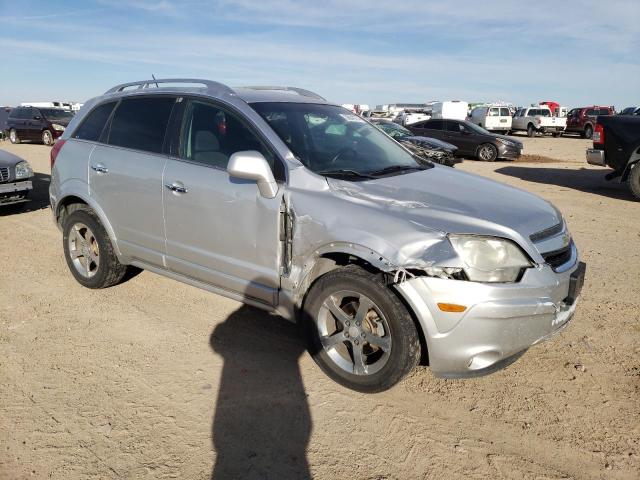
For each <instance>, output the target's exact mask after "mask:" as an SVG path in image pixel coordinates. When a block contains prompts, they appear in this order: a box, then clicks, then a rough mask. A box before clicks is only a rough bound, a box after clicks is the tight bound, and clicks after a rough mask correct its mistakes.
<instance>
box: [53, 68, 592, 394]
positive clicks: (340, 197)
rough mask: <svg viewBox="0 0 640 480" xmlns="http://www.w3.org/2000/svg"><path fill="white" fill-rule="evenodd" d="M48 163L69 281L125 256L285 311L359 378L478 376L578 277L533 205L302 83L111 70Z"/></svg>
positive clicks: (540, 206) (565, 308)
mask: <svg viewBox="0 0 640 480" xmlns="http://www.w3.org/2000/svg"><path fill="white" fill-rule="evenodd" d="M181 82H183V83H185V84H187V85H188V86H185V87H182V88H181V87H179V86H176V85H177V84H179V83H181ZM194 83H199V84H201V85H202V87H193V85H194ZM163 84H169V86H167V87H163V86H161V85H163ZM153 85H159V86H158V87H157V88H154V87H152V86H153ZM136 86H139V87H140V88H137V89H136V88H134V89H132V88H130V87H136ZM292 92H296V94H293V93H292ZM178 98H180V99H181V101H177V99H178ZM474 127H475V128H479V127H477V126H474ZM143 133H144V135H143ZM489 135H490V134H489ZM51 168H52V170H51V185H50V189H49V197H50V200H51V210H52V214H53V217H54V219H55V221H56V223H57V224H58V225H59V227H60V229H61V231H62V239H63V241H62V245H61V246H62V248H63V251H64V256H65V259H66V262H67V265H68V267H69V270H70V272H71V274H72V275H73V276H74V278H75V279H76V280H77V281H78V283H80V284H81V285H84V286H85V287H87V288H93V289H98V288H106V287H109V286H112V285H115V284H117V283H118V282H120V281H121V280H122V279H123V278H124V276H125V274H126V272H127V268H128V267H127V266H128V265H134V266H136V267H139V268H144V269H148V270H150V271H153V272H156V273H159V274H162V275H165V276H167V277H170V278H173V279H174V280H178V281H181V282H185V283H188V284H191V285H194V286H198V287H200V288H203V289H206V290H209V291H212V292H215V293H218V294H221V295H225V296H228V297H231V298H234V299H236V300H238V301H241V302H244V303H247V304H249V305H253V306H255V307H258V308H262V309H265V310H268V311H271V312H275V313H278V314H280V315H282V316H284V317H285V318H288V319H290V320H292V321H299V322H301V324H302V327H303V330H304V331H305V334H306V337H307V339H308V344H309V351H310V354H311V356H312V357H313V359H314V360H315V361H316V362H317V364H318V365H319V366H320V368H321V369H322V370H323V371H324V372H326V373H327V374H328V375H329V376H330V377H331V378H333V379H334V380H336V381H337V382H339V383H340V384H342V385H345V386H346V387H348V388H352V389H354V390H358V391H361V392H378V391H382V390H386V389H388V388H391V387H392V386H393V385H395V384H397V383H398V382H399V381H400V380H401V379H402V378H403V377H405V376H406V375H407V374H409V372H411V370H412V369H413V368H414V367H415V366H416V365H417V364H418V362H419V360H420V358H421V353H422V352H424V353H425V355H426V356H427V358H426V360H428V363H429V366H430V368H431V370H432V371H433V372H434V374H436V375H439V376H448V377H456V378H461V377H471V376H478V375H483V374H488V373H491V372H493V371H496V370H498V369H500V368H502V367H504V366H506V365H508V364H509V363H511V362H513V361H515V360H516V359H517V358H518V356H519V355H521V354H522V353H524V351H526V350H527V349H528V348H529V347H530V346H531V345H535V344H537V343H538V342H541V341H543V340H545V339H547V338H550V337H551V336H553V335H555V334H556V333H558V332H559V331H560V330H561V329H562V328H564V326H566V325H567V324H568V322H569V320H570V319H571V318H572V316H573V315H574V313H575V310H576V305H577V301H578V298H579V295H580V289H581V286H582V284H583V279H584V272H585V265H584V264H583V263H582V262H579V260H578V251H577V249H576V246H575V244H574V242H573V241H572V239H571V235H570V234H569V232H568V229H567V225H566V222H565V221H564V219H563V218H562V215H561V213H560V212H559V211H558V209H557V208H555V207H554V206H553V205H551V204H550V203H549V202H547V201H546V200H543V199H542V198H540V197H537V196H535V195H533V194H531V193H529V192H525V191H523V190H519V189H517V188H514V187H511V186H508V185H504V184H501V183H498V182H494V181H491V180H489V179H488V178H484V177H481V176H477V175H473V174H471V173H468V172H459V171H457V170H455V169H452V168H446V167H443V166H441V165H434V164H425V163H424V162H421V161H418V160H417V159H416V157H415V155H412V154H410V153H409V152H408V151H407V150H406V149H404V148H402V146H400V145H399V144H398V143H397V142H395V141H394V140H393V139H391V138H390V137H389V136H388V135H385V134H384V133H383V132H382V131H380V130H379V129H378V128H376V127H375V126H373V125H372V124H370V123H369V122H367V121H365V120H363V119H362V118H360V117H359V116H357V115H354V114H353V113H351V112H349V111H348V110H345V109H343V108H341V107H340V106H337V105H334V104H330V103H329V102H327V101H326V100H324V99H323V98H322V97H320V96H319V95H316V94H314V93H312V92H309V91H306V90H301V89H291V88H286V87H281V88H278V87H245V88H235V89H232V88H229V87H227V86H226V85H222V84H220V83H217V82H211V81H208V80H193V79H184V80H180V79H167V80H160V79H158V80H155V79H154V80H147V81H143V82H135V83H132V84H124V85H118V86H116V87H114V88H112V89H110V90H109V91H108V92H107V93H106V94H105V95H102V96H100V97H97V98H95V99H92V100H90V101H89V102H87V104H86V105H85V107H84V109H83V110H82V111H81V113H80V114H79V115H78V117H77V118H76V119H74V121H73V123H72V124H70V125H69V129H68V131H65V133H64V135H63V137H62V139H61V141H59V142H58V143H56V145H55V146H54V147H53V148H52V149H51ZM89 185H90V186H91V187H90V188H89ZM117 294H118V293H117V292H115V293H113V294H112V295H117ZM204 326H206V325H204ZM247 334H248V335H250V334H251V333H250V332H248V333H247Z"/></svg>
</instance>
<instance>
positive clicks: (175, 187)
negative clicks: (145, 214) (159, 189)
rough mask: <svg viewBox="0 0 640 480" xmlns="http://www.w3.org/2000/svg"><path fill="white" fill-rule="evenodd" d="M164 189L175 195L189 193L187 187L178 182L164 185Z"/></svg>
mask: <svg viewBox="0 0 640 480" xmlns="http://www.w3.org/2000/svg"><path fill="white" fill-rule="evenodd" d="M165 187H167V188H168V189H169V190H171V191H172V192H175V193H187V192H188V191H189V190H188V189H187V187H185V186H184V185H182V184H180V183H178V182H173V183H167V184H165Z"/></svg>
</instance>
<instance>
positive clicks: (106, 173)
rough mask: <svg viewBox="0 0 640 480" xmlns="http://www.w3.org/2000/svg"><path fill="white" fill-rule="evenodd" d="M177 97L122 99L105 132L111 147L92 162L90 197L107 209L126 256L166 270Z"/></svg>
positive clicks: (98, 147)
mask: <svg viewBox="0 0 640 480" xmlns="http://www.w3.org/2000/svg"><path fill="white" fill-rule="evenodd" d="M174 103H175V98H174V97H168V96H159V95H155V96H150V97H137V98H136V97H132V98H125V99H123V100H122V101H121V102H120V103H119V105H118V106H117V107H116V111H115V112H114V114H113V118H112V120H111V122H110V125H107V127H106V132H105V135H106V142H107V143H108V144H102V143H100V144H98V145H96V147H95V149H94V150H93V152H92V153H91V156H90V159H89V192H90V195H91V196H92V197H93V198H95V199H96V201H97V203H98V205H100V207H101V208H102V209H103V210H104V213H105V215H106V217H107V218H108V219H109V222H110V223H111V226H112V227H113V230H114V233H115V235H116V241H117V243H118V247H119V248H120V251H121V252H122V254H123V255H126V256H129V257H131V258H132V259H134V260H141V261H143V262H146V263H149V264H152V265H155V266H159V267H162V266H163V264H164V262H163V256H164V250H165V243H164V242H165V237H164V221H163V216H162V215H163V212H162V193H163V190H162V170H163V168H164V166H165V163H166V159H167V157H166V155H163V153H162V150H163V144H164V137H165V132H166V130H167V125H168V123H169V116H170V114H171V110H172V108H173V105H174Z"/></svg>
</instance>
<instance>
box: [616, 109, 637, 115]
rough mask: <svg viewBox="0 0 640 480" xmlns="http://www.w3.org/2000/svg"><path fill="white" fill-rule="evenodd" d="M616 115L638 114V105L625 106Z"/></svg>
mask: <svg viewBox="0 0 640 480" xmlns="http://www.w3.org/2000/svg"><path fill="white" fill-rule="evenodd" d="M618 115H640V107H627V108H625V109H624V110H622V111H621V112H620V113H619V114H618Z"/></svg>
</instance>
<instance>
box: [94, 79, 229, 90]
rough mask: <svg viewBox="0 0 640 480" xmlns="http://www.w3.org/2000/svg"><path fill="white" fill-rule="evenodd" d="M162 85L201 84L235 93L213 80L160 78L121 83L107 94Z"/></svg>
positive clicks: (208, 88) (212, 88)
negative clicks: (132, 88)
mask: <svg viewBox="0 0 640 480" xmlns="http://www.w3.org/2000/svg"><path fill="white" fill-rule="evenodd" d="M161 83H199V84H201V85H203V86H204V87H205V88H206V89H207V90H217V91H222V92H225V93H235V92H234V91H233V90H232V89H230V88H229V87H227V86H226V85H224V84H222V83H219V82H213V81H211V80H203V79H201V78H158V79H157V80H156V79H152V80H140V81H138V82H129V83H121V84H120V85H116V86H115V87H113V88H110V89H109V90H107V91H106V92H105V94H107V93H115V92H122V91H124V90H125V89H126V88H129V87H135V86H137V87H138V89H143V88H150V87H152V86H154V85H155V86H156V87H159V86H160V84H161Z"/></svg>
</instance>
